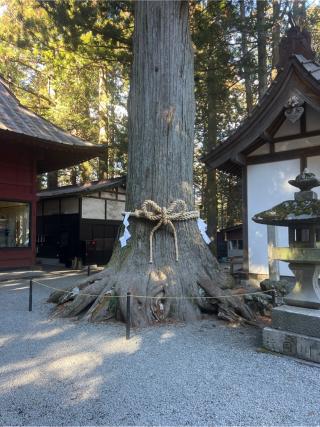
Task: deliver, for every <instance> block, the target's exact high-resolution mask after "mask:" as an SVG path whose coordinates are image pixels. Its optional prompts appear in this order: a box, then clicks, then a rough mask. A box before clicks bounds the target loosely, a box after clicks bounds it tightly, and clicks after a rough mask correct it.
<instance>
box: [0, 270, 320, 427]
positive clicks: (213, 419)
mask: <svg viewBox="0 0 320 427" xmlns="http://www.w3.org/2000/svg"><path fill="white" fill-rule="evenodd" d="M75 278H76V276H73V275H70V276H68V277H66V278H65V279H64V283H69V282H72V281H74V280H75ZM41 281H43V282H44V283H46V284H50V285H52V286H61V285H62V280H61V279H60V280H58V279H56V278H52V277H51V278H41ZM27 286H28V282H27V281H22V282H20V283H16V282H6V283H2V284H0V301H1V310H0V424H1V425H38V426H40V425H50V426H52V425H252V426H256V425H290V426H291V425H308V426H310V425H320V369H319V368H318V367H315V366H311V365H307V364H303V363H300V362H297V361H296V360H293V359H290V358H285V357H280V356H275V355H272V354H267V353H262V352H259V351H257V349H258V348H259V346H260V345H261V332H260V331H258V330H256V329H253V328H230V327H227V326H226V325H225V324H224V323H221V322H218V321H212V320H205V321H202V322H197V323H193V324H189V325H170V326H158V327H154V328H148V329H143V330H136V331H134V333H133V337H132V339H131V340H130V341H126V340H125V339H124V333H125V330H124V326H123V325H121V324H116V323H109V324H106V325H103V324H100V325H92V324H88V323H84V322H71V321H68V320H64V319H55V320H50V318H49V310H50V306H49V305H48V304H46V303H45V298H46V296H47V295H48V293H49V291H48V289H45V288H36V289H35V301H34V311H33V312H32V313H29V312H28V311H27V309H28V287H27Z"/></svg>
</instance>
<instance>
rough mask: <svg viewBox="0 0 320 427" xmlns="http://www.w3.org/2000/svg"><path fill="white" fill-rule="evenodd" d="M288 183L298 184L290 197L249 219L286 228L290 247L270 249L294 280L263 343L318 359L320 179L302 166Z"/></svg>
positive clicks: (319, 347)
mask: <svg viewBox="0 0 320 427" xmlns="http://www.w3.org/2000/svg"><path fill="white" fill-rule="evenodd" d="M289 184H291V185H293V186H295V187H297V188H299V189H300V191H299V192H296V193H295V194H294V200H288V201H285V202H282V203H280V204H279V205H277V206H274V207H273V208H271V209H269V210H267V211H264V212H260V213H258V214H256V215H255V216H254V217H253V218H252V219H253V221H255V222H257V223H260V224H268V225H278V226H286V227H288V232H289V247H274V248H272V252H271V254H272V258H274V259H277V260H280V261H286V262H288V263H289V268H290V269H291V271H292V272H293V273H294V275H295V279H296V283H295V286H294V288H293V290H292V292H291V293H290V294H289V295H287V296H286V298H284V302H285V305H283V306H281V307H277V308H274V309H273V310H272V327H271V328H265V329H264V331H263V343H264V346H265V347H266V348H268V349H269V350H272V351H276V352H280V353H284V354H289V355H292V356H295V357H300V358H303V359H307V360H312V361H314V362H318V363H320V310H319V309H320V287H319V274H320V200H318V196H317V194H316V193H315V192H314V191H312V188H314V187H317V186H320V181H319V180H318V179H317V178H316V176H315V175H314V174H313V173H310V172H308V170H307V169H305V170H304V172H303V173H302V174H300V175H298V176H297V177H296V179H295V180H290V181H289Z"/></svg>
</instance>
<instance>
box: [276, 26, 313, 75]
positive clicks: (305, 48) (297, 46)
mask: <svg viewBox="0 0 320 427" xmlns="http://www.w3.org/2000/svg"><path fill="white" fill-rule="evenodd" d="M294 55H302V56H303V57H304V58H305V59H310V60H314V59H315V53H314V51H313V50H312V48H311V34H310V33H309V31H308V30H306V29H305V28H301V27H300V26H298V25H296V26H294V27H291V28H289V30H287V31H286V35H285V36H284V37H283V38H282V39H281V41H280V43H279V62H278V64H277V69H278V70H280V69H281V68H284V67H285V66H286V64H287V63H288V62H289V60H290V58H291V57H292V56H294Z"/></svg>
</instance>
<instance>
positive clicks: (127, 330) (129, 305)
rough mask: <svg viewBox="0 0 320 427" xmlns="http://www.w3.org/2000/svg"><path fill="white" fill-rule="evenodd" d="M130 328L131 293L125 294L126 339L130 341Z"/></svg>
mask: <svg viewBox="0 0 320 427" xmlns="http://www.w3.org/2000/svg"><path fill="white" fill-rule="evenodd" d="M130 327H131V292H128V293H127V323H126V339H127V340H128V339H130Z"/></svg>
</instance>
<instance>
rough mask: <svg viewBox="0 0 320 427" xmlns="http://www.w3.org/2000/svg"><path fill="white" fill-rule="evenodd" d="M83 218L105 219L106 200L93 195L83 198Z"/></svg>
mask: <svg viewBox="0 0 320 427" xmlns="http://www.w3.org/2000/svg"><path fill="white" fill-rule="evenodd" d="M82 218H87V219H105V200H104V199H94V198H93V197H83V198H82Z"/></svg>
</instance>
